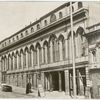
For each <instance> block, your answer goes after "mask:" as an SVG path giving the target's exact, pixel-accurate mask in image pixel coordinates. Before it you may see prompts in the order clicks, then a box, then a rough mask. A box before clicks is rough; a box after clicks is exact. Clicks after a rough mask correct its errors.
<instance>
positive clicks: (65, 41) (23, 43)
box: [0, 2, 100, 95]
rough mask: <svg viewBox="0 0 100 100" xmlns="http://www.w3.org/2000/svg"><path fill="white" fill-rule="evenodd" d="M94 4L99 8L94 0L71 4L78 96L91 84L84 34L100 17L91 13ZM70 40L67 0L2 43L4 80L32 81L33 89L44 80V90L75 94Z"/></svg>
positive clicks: (22, 83) (12, 82)
mask: <svg viewBox="0 0 100 100" xmlns="http://www.w3.org/2000/svg"><path fill="white" fill-rule="evenodd" d="M93 7H94V8H97V9H98V8H100V7H99V4H97V3H91V2H90V3H89V2H74V3H73V4H72V10H73V25H74V31H73V34H74V48H75V63H76V64H75V65H76V90H77V94H78V95H85V93H86V90H87V87H88V85H89V83H90V82H89V64H88V63H89V59H88V41H87V38H86V37H85V34H86V32H87V31H88V29H87V27H89V26H90V25H93V24H94V22H95V23H96V22H97V21H98V20H99V19H100V17H97V16H99V15H98V13H99V11H98V13H96V12H94V14H93V13H92V12H93V10H94V9H93ZM96 14H97V16H96ZM95 17H97V18H96V20H97V21H96V20H94V19H95ZM71 39H72V38H71V27H70V3H69V2H68V3H65V4H63V5H61V6H60V7H58V8H56V9H54V10H53V11H51V12H49V13H48V14H46V15H44V16H43V17H41V18H40V19H39V20H37V21H35V22H33V23H31V24H30V25H28V26H27V27H25V28H23V29H21V30H20V31H18V32H17V33H15V34H13V35H12V36H10V37H8V38H6V39H4V40H3V41H1V42H0V63H1V64H0V65H1V66H0V68H1V75H2V76H1V81H2V82H5V83H7V84H10V85H15V86H19V87H25V86H26V84H27V82H28V81H30V82H31V84H32V87H33V88H34V89H36V88H37V87H38V83H39V82H41V83H42V85H43V87H44V89H45V91H65V93H66V94H70V95H72V94H73V73H72V45H71Z"/></svg>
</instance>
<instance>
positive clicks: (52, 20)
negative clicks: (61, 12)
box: [50, 14, 56, 23]
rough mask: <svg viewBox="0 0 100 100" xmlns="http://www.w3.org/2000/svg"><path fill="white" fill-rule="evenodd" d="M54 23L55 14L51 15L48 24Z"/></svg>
mask: <svg viewBox="0 0 100 100" xmlns="http://www.w3.org/2000/svg"><path fill="white" fill-rule="evenodd" d="M54 21H56V15H55V14H52V15H51V17H50V22H51V23H52V22H54Z"/></svg>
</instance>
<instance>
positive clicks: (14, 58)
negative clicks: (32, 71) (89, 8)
mask: <svg viewBox="0 0 100 100" xmlns="http://www.w3.org/2000/svg"><path fill="white" fill-rule="evenodd" d="M83 32H84V30H83V28H82V27H79V28H78V29H77V31H76V33H75V32H73V33H74V46H75V56H76V57H81V56H84V55H85V49H84V47H83V46H82V43H83ZM71 39H72V38H71V32H69V34H68V36H67V40H65V37H64V36H63V35H62V34H61V35H60V36H59V37H58V38H57V37H56V35H55V34H51V35H50V37H49V40H48V41H47V40H45V41H44V43H43V46H41V44H40V43H39V42H37V43H36V45H35V46H34V45H33V44H32V45H30V47H25V49H20V50H17V51H14V52H12V53H9V55H8V56H3V57H2V59H1V62H2V68H3V70H5V69H6V68H7V69H9V70H13V69H22V68H27V67H34V68H35V67H36V66H38V67H40V65H41V64H48V63H54V62H58V61H63V60H66V59H72V45H71Z"/></svg>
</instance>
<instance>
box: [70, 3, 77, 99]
mask: <svg viewBox="0 0 100 100" xmlns="http://www.w3.org/2000/svg"><path fill="white" fill-rule="evenodd" d="M70 23H71V37H72V65H73V93H74V98H76V72H75V48H74V34H73V14H72V2H70Z"/></svg>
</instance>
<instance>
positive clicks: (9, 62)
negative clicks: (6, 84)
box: [8, 54, 11, 70]
mask: <svg viewBox="0 0 100 100" xmlns="http://www.w3.org/2000/svg"><path fill="white" fill-rule="evenodd" d="M10 67H11V56H10V54H9V55H8V70H11V68H10Z"/></svg>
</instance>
